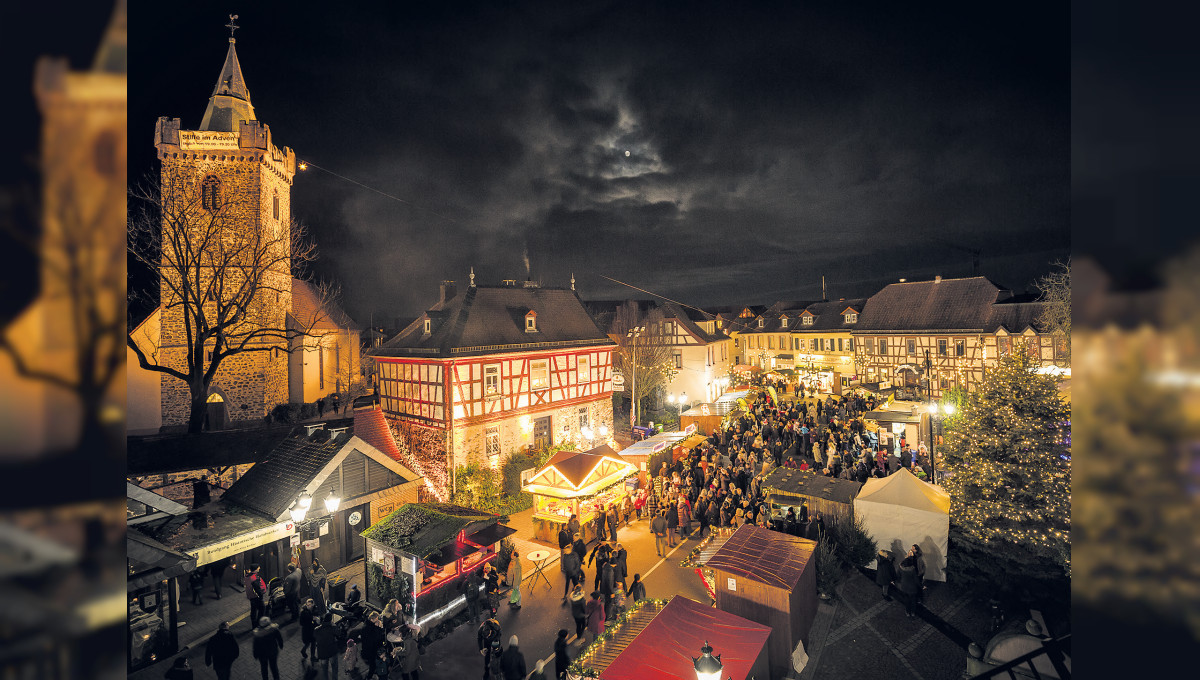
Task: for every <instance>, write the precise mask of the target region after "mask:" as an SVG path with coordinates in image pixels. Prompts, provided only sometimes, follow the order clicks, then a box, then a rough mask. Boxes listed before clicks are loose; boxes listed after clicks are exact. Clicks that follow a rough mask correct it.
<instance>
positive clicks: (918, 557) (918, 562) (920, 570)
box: [908, 543, 925, 602]
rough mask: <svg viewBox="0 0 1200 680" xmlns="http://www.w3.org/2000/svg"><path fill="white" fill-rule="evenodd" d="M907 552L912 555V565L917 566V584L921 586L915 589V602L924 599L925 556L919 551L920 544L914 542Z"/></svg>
mask: <svg viewBox="0 0 1200 680" xmlns="http://www.w3.org/2000/svg"><path fill="white" fill-rule="evenodd" d="M908 554H909V555H912V558H913V566H914V567H916V568H917V585H919V586H920V587H921V588H920V590H918V591H917V602H920V601H921V600H923V599H925V556H924V553H922V552H921V546H919V545H917V544H916V543H913V544H912V547H911V548H909V549H908Z"/></svg>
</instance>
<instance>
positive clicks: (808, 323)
mask: <svg viewBox="0 0 1200 680" xmlns="http://www.w3.org/2000/svg"><path fill="white" fill-rule="evenodd" d="M813 318H814V317H811V316H805V317H804V325H805V326H811V325H813Z"/></svg>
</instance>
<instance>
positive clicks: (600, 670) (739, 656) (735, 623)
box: [567, 595, 771, 680]
mask: <svg viewBox="0 0 1200 680" xmlns="http://www.w3.org/2000/svg"><path fill="white" fill-rule="evenodd" d="M638 604H639V605H640V606H639V607H638V608H637V609H635V610H631V611H630V612H629V613H627V614H626V615H625V616H624V617H622V619H621V620H620V621H618V622H617V623H616V624H614V625H613V626H611V627H610V629H609V630H608V631H606V632H605V633H604V635H603V636H602V637H600V638H598V639H597V640H596V642H594V643H593V644H592V645H591V646H589V647H588V648H587V649H584V650H583V651H582V652H581V653H580V655H579V658H578V659H577V661H576V664H575V665H573V666H572V670H570V671H568V672H567V677H568V678H571V677H576V678H578V677H598V678H600V679H601V680H695V678H696V668H695V664H694V661H693V660H694V659H695V658H696V657H699V656H701V649H702V648H703V647H704V646H705V645H706V644H707V645H708V646H710V647H711V648H712V651H711V654H712V655H713V656H714V657H715V656H717V655H720V657H721V658H720V662H721V665H722V668H721V678H722V680H725V679H726V678H731V679H732V680H751V678H757V679H759V680H766V679H767V678H769V677H771V676H770V675H769V662H768V658H767V640H768V639H769V638H770V635H771V629H770V628H768V627H767V626H764V625H762V624H759V623H755V622H754V621H750V620H747V619H745V618H742V617H740V616H737V615H734V614H730V613H729V612H725V611H721V610H720V609H713V608H712V607H708V606H705V605H702V604H700V603H699V602H696V601H694V600H690V599H688V598H686V597H683V596H682V595H676V596H674V597H673V598H671V600H670V601H669V602H666V603H665V604H664V603H663V601H662V600H643V601H642V602H640V603H638ZM585 673H592V674H594V675H585Z"/></svg>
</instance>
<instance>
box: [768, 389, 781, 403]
mask: <svg viewBox="0 0 1200 680" xmlns="http://www.w3.org/2000/svg"><path fill="white" fill-rule="evenodd" d="M767 394H769V395H771V401H773V402H775V405H776V406H778V405H779V397H777V396H775V388H774V387H772V386H770V385H767Z"/></svg>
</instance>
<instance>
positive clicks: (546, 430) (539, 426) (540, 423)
mask: <svg viewBox="0 0 1200 680" xmlns="http://www.w3.org/2000/svg"><path fill="white" fill-rule="evenodd" d="M551 446H553V443H552V442H551V441H550V416H546V417H544V418H538V419H537V420H535V421H533V450H534V451H538V450H540V449H547V448H550V447H551Z"/></svg>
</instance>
